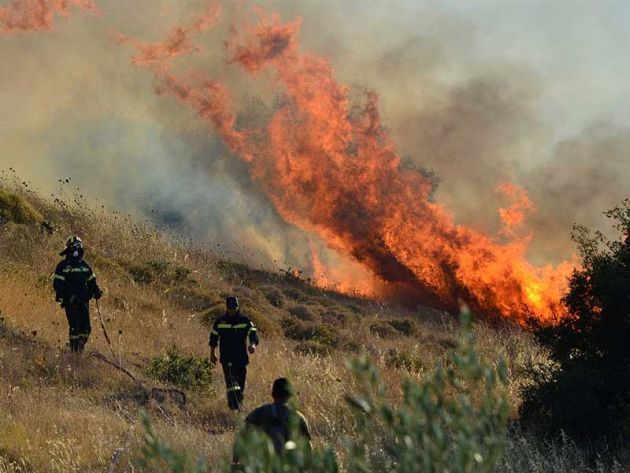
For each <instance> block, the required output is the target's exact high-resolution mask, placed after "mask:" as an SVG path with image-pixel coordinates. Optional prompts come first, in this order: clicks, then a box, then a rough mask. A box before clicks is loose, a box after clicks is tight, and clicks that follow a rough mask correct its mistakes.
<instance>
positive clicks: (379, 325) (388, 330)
mask: <svg viewBox="0 0 630 473" xmlns="http://www.w3.org/2000/svg"><path fill="white" fill-rule="evenodd" d="M370 333H371V334H372V335H374V336H375V337H379V338H396V337H398V336H399V335H400V333H399V332H398V331H397V330H394V328H393V327H392V326H391V325H389V324H388V323H386V322H374V323H373V324H370Z"/></svg>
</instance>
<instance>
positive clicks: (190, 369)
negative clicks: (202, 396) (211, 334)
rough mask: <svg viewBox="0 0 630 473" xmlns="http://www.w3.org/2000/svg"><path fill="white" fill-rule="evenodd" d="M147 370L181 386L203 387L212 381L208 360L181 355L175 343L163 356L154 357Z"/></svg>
mask: <svg viewBox="0 0 630 473" xmlns="http://www.w3.org/2000/svg"><path fill="white" fill-rule="evenodd" d="M148 371H149V375H151V376H152V377H154V378H155V379H158V380H160V381H162V382H163V383H167V384H173V385H175V386H180V387H182V388H188V389H190V388H204V387H206V386H209V385H210V384H211V383H212V364H211V363H210V360H209V359H207V358H198V357H195V356H193V355H188V356H185V355H182V354H181V353H180V352H179V350H178V349H177V347H176V346H175V345H173V346H172V347H171V348H169V350H168V352H167V353H166V355H165V356H156V357H154V358H153V359H152V360H151V365H150V366H149V369H148Z"/></svg>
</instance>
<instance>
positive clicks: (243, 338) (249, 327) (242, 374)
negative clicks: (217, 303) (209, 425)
mask: <svg viewBox="0 0 630 473" xmlns="http://www.w3.org/2000/svg"><path fill="white" fill-rule="evenodd" d="M225 307H226V312H225V314H224V315H222V316H220V317H218V318H217V319H216V320H215V321H214V324H213V325H212V330H211V332H210V350H211V352H210V361H211V362H212V363H216V362H217V355H216V349H217V346H218V347H219V350H220V352H221V353H220V358H219V361H220V362H221V365H222V366H223V375H224V377H225V387H226V390H227V401H228V406H229V408H230V409H232V410H240V409H241V404H242V403H243V395H244V392H245V379H246V377H247V364H248V363H249V356H248V352H249V353H254V352H255V351H256V345H258V343H259V339H258V332H257V331H256V327H254V324H253V323H252V321H251V320H249V318H248V317H246V316H244V315H243V314H241V312H240V310H239V305H238V299H237V298H236V297H234V296H230V297H227V298H226V299H225Z"/></svg>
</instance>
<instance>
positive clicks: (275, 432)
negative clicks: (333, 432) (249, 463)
mask: <svg viewBox="0 0 630 473" xmlns="http://www.w3.org/2000/svg"><path fill="white" fill-rule="evenodd" d="M245 425H246V426H256V427H258V428H259V429H261V430H262V431H263V432H265V433H266V434H267V435H269V437H271V440H272V441H273V444H274V447H275V449H276V451H277V452H278V453H280V452H282V451H283V450H284V445H285V443H286V442H287V441H288V440H294V441H295V440H296V439H295V438H293V435H292V432H294V433H295V434H297V435H299V436H301V437H302V438H304V439H305V440H306V441H308V442H309V445H310V441H311V433H310V432H309V428H308V423H307V422H306V418H305V417H304V416H303V415H302V413H301V412H300V411H298V410H296V409H293V408H292V407H290V406H289V405H288V404H286V403H283V402H274V403H271V404H265V405H263V406H260V407H257V408H256V409H254V410H253V411H252V412H251V413H250V414H249V415H248V416H247V417H246V418H245Z"/></svg>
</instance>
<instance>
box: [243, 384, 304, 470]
mask: <svg viewBox="0 0 630 473" xmlns="http://www.w3.org/2000/svg"><path fill="white" fill-rule="evenodd" d="M293 394H294V392H293V387H292V386H291V383H290V382H289V380H288V379H286V378H278V379H276V380H275V381H274V382H273V386H272V388H271V397H272V398H273V402H272V403H270V404H264V405H262V406H260V407H257V408H256V409H254V410H253V411H252V412H251V413H250V414H249V415H248V416H247V417H246V418H245V429H249V428H257V429H259V430H261V431H262V432H265V433H266V434H267V435H268V436H269V437H270V438H271V441H272V442H273V446H274V450H275V451H276V453H279V454H282V453H283V452H284V451H285V449H288V448H290V447H289V443H288V442H293V443H294V445H293V447H295V440H298V439H299V438H301V439H303V440H305V441H306V442H307V444H306V446H307V448H308V449H309V450H312V445H311V433H310V431H309V428H308V422H307V421H306V418H305V417H304V415H303V414H302V413H301V412H300V411H298V410H296V409H294V408H293V407H291V405H290V404H289V401H290V399H291V397H292V396H293ZM242 448H243V447H242V446H241V445H240V444H239V441H238V440H237V442H236V444H235V446H234V456H233V458H232V469H233V470H237V471H238V468H235V467H236V466H237V465H239V450H241V449H242Z"/></svg>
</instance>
